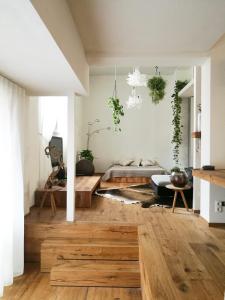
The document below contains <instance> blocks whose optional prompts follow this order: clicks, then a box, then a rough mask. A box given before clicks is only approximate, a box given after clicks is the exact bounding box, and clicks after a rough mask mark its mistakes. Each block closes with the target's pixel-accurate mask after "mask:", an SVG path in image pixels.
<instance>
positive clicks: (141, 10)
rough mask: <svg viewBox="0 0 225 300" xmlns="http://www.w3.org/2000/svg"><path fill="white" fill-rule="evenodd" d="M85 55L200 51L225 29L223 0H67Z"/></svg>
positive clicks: (212, 43) (158, 53)
mask: <svg viewBox="0 0 225 300" xmlns="http://www.w3.org/2000/svg"><path fill="white" fill-rule="evenodd" d="M68 2H69V4H70V7H71V10H72V13H73V16H74V19H75V22H76V24H77V26H78V30H79V33H80V36H81V39H82V41H83V44H84V48H85V51H86V53H87V55H88V56H94V55H109V56H132V55H153V54H154V55H162V54H166V55H169V54H173V55H174V54H184V53H192V54H193V53H202V52H205V51H208V50H209V49H210V48H211V47H212V46H213V45H214V43H215V42H216V41H217V40H218V39H219V38H220V37H221V36H222V35H223V34H224V33H225V1H224V0H68Z"/></svg>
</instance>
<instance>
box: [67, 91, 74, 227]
mask: <svg viewBox="0 0 225 300" xmlns="http://www.w3.org/2000/svg"><path fill="white" fill-rule="evenodd" d="M67 116H68V127H67V141H68V142H67V199H66V220H67V221H68V222H73V221H74V219H75V178H76V177H75V164H76V147H75V94H71V95H69V96H68V111H67Z"/></svg>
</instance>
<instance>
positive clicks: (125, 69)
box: [90, 66, 189, 76]
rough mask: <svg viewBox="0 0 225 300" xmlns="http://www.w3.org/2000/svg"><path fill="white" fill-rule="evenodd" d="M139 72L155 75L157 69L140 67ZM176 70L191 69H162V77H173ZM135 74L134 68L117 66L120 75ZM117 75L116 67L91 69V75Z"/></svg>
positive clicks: (93, 67) (95, 67) (184, 69)
mask: <svg viewBox="0 0 225 300" xmlns="http://www.w3.org/2000/svg"><path fill="white" fill-rule="evenodd" d="M139 70H140V71H141V73H143V74H147V75H154V74H155V67H139ZM176 70H183V71H187V70H189V68H177V67H161V68H159V71H160V74H161V75H164V76H165V75H172V74H174V72H175V71H176ZM132 72H133V66H132V67H124V66H117V68H116V73H117V74H118V75H127V74H128V73H132ZM114 74H115V67H111V66H106V67H105V66H91V67H90V75H95V76H96V75H97V76H98V75H114Z"/></svg>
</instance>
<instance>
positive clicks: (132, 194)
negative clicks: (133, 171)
mask: <svg viewBox="0 0 225 300" xmlns="http://www.w3.org/2000/svg"><path fill="white" fill-rule="evenodd" d="M95 194H96V195H98V196H101V197H104V198H109V199H112V200H116V201H120V202H123V203H124V204H141V206H142V207H149V206H152V205H154V204H156V202H157V201H156V200H157V197H156V195H155V193H154V191H153V189H152V188H151V185H150V184H139V185H130V186H128V187H124V188H109V189H98V190H97V191H96V192H95Z"/></svg>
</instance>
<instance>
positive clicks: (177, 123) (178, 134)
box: [171, 80, 188, 164]
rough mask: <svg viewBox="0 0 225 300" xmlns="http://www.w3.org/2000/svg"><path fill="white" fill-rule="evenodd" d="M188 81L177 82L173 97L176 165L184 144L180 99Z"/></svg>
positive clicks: (173, 139) (174, 156)
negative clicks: (180, 94) (181, 146)
mask: <svg viewBox="0 0 225 300" xmlns="http://www.w3.org/2000/svg"><path fill="white" fill-rule="evenodd" d="M187 83H188V81H187V80H185V81H180V80H177V81H176V82H175V87H174V93H173V95H172V101H171V104H172V110H173V120H172V125H173V138H172V141H171V142H172V144H174V148H173V160H174V161H175V163H176V164H178V163H179V153H180V145H181V143H182V128H183V125H182V124H181V104H182V98H181V97H179V95H178V94H179V92H180V91H181V90H182V89H183V88H184V87H185V85H187Z"/></svg>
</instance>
